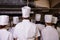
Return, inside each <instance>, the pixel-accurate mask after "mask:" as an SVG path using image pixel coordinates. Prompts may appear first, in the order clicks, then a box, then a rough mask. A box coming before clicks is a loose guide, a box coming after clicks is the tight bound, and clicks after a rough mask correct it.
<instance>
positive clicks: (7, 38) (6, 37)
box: [0, 15, 13, 40]
mask: <svg viewBox="0 0 60 40" xmlns="http://www.w3.org/2000/svg"><path fill="white" fill-rule="evenodd" d="M8 22H9V16H7V15H0V25H2V26H4V25H8ZM0 40H13V36H12V34H11V33H10V32H8V31H7V30H6V29H4V28H2V29H0Z"/></svg>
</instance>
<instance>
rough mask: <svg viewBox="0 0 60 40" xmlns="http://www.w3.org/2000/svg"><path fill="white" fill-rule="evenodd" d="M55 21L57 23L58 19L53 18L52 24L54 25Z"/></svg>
mask: <svg viewBox="0 0 60 40" xmlns="http://www.w3.org/2000/svg"><path fill="white" fill-rule="evenodd" d="M57 21H58V18H57V17H54V16H53V20H52V22H53V23H54V24H56V23H57Z"/></svg>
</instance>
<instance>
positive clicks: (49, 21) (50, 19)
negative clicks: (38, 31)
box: [45, 15, 53, 23]
mask: <svg viewBox="0 0 60 40" xmlns="http://www.w3.org/2000/svg"><path fill="white" fill-rule="evenodd" d="M52 17H53V16H52V15H45V22H46V23H52Z"/></svg>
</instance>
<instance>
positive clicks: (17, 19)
mask: <svg viewBox="0 0 60 40" xmlns="http://www.w3.org/2000/svg"><path fill="white" fill-rule="evenodd" d="M17 23H19V17H18V16H15V17H13V24H17Z"/></svg>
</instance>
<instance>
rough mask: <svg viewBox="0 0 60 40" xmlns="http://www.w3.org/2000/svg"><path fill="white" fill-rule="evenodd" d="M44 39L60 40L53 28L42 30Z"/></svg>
mask: <svg viewBox="0 0 60 40" xmlns="http://www.w3.org/2000/svg"><path fill="white" fill-rule="evenodd" d="M42 38H43V40H59V37H58V32H57V30H56V29H55V28H53V27H51V26H48V27H46V28H45V29H44V30H42Z"/></svg>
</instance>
